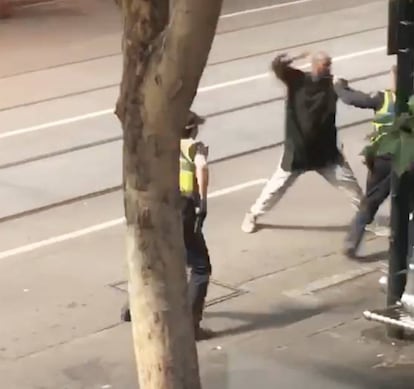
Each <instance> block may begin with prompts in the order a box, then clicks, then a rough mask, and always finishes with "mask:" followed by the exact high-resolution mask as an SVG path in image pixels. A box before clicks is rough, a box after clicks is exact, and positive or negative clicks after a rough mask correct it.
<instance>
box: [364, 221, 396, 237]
mask: <svg viewBox="0 0 414 389" xmlns="http://www.w3.org/2000/svg"><path fill="white" fill-rule="evenodd" d="M365 231H369V232H371V233H372V234H374V235H376V236H384V237H389V236H390V235H391V229H390V227H388V226H381V225H379V224H375V223H371V224H368V225H367V226H366V227H365Z"/></svg>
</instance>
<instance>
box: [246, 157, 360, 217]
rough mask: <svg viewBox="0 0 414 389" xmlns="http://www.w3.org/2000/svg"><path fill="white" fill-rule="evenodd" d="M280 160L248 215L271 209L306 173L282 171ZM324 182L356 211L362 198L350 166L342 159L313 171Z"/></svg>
mask: <svg viewBox="0 0 414 389" xmlns="http://www.w3.org/2000/svg"><path fill="white" fill-rule="evenodd" d="M282 159H283V156H282V158H281V159H280V162H279V164H278V166H277V168H276V171H275V172H274V173H273V175H272V177H271V178H270V179H269V181H268V182H267V184H266V185H265V187H264V188H263V190H262V193H261V194H260V195H259V197H258V198H257V200H256V202H255V203H254V204H253V206H252V207H251V209H250V213H251V214H252V215H254V216H256V217H257V216H260V215H263V214H264V213H266V212H267V211H269V210H270V209H272V208H273V207H274V206H275V205H276V204H277V203H278V202H279V201H280V200H281V198H282V197H283V195H284V194H285V193H286V192H287V190H288V189H289V188H290V187H291V186H292V185H293V183H294V182H295V181H296V180H297V178H298V177H299V176H301V175H302V174H304V173H306V172H307V171H303V170H294V171H285V170H283V169H282V166H281V164H282ZM315 172H317V173H319V174H320V175H321V176H322V177H323V178H324V179H325V180H326V181H328V182H329V183H330V184H331V185H333V186H334V187H335V188H337V189H340V190H342V191H343V192H344V193H345V194H346V195H347V196H348V197H349V199H350V201H351V204H352V205H353V206H354V207H355V208H356V209H358V208H359V204H360V201H361V199H362V196H363V192H362V189H361V187H360V186H359V184H358V181H357V179H356V178H355V175H354V172H353V171H352V168H351V166H350V165H349V163H348V162H347V160H346V159H345V157H344V162H343V163H340V164H332V165H328V166H326V167H323V168H321V169H318V170H315Z"/></svg>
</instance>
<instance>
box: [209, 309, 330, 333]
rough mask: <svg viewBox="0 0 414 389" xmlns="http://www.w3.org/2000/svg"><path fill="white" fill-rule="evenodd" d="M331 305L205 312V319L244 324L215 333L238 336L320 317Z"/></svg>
mask: <svg viewBox="0 0 414 389" xmlns="http://www.w3.org/2000/svg"><path fill="white" fill-rule="evenodd" d="M332 307H333V305H332V304H320V305H318V306H316V307H306V306H293V305H291V306H286V305H284V306H279V307H276V308H275V310H274V312H265V313H256V312H255V313H252V312H240V311H229V312H224V311H222V312H206V313H205V317H209V318H217V317H218V318H226V319H230V320H236V321H242V322H245V323H244V324H241V325H239V326H236V327H232V328H228V329H225V330H222V331H219V332H218V333H217V335H218V336H229V335H238V334H243V333H246V332H250V331H254V330H264V329H267V328H275V327H276V328H277V327H285V326H288V325H291V324H294V323H297V322H300V321H302V320H306V319H309V318H311V317H312V316H317V315H320V314H321V313H324V312H328V311H329V310H330V309H332Z"/></svg>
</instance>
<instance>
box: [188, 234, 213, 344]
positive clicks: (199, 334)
mask: <svg viewBox="0 0 414 389" xmlns="http://www.w3.org/2000/svg"><path fill="white" fill-rule="evenodd" d="M187 256H188V262H189V266H190V268H191V275H190V280H189V286H188V291H189V298H190V303H191V308H192V314H193V320H194V331H195V336H196V340H202V339H207V338H210V337H211V336H213V335H214V334H213V333H212V332H211V331H209V330H206V329H204V328H202V327H201V326H200V324H201V321H202V319H203V312H204V305H205V301H206V297H207V292H208V287H209V284H210V275H211V263H210V256H209V253H208V249H207V246H206V242H205V239H204V236H203V233H202V232H198V233H197V234H196V235H195V236H194V245H193V249H192V250H189V251H188V252H187Z"/></svg>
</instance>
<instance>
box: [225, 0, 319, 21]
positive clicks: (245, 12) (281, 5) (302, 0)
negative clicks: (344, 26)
mask: <svg viewBox="0 0 414 389" xmlns="http://www.w3.org/2000/svg"><path fill="white" fill-rule="evenodd" d="M311 1H313V0H296V1H289V2H286V3H279V4H273V5H267V6H265V7H259V8H251V9H246V10H243V11H237V12H232V13H229V14H224V15H221V16H220V19H229V18H234V17H237V16H243V15H248V14H252V13H256V12H264V11H270V10H272V9H277V8H285V7H290V6H292V5H298V4H303V3H310V2H311Z"/></svg>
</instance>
